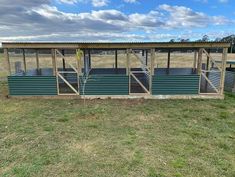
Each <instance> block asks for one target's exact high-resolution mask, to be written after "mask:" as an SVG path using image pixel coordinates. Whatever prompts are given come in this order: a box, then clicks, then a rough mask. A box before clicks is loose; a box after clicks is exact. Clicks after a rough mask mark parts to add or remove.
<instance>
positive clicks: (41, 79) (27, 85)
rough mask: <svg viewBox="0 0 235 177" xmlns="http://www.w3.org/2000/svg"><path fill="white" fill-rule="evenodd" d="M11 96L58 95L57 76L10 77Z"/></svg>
mask: <svg viewBox="0 0 235 177" xmlns="http://www.w3.org/2000/svg"><path fill="white" fill-rule="evenodd" d="M8 87H9V94H10V95H11V96H37V95H38V96H43V95H45V96H48V95H57V86H56V77H55V76H8Z"/></svg>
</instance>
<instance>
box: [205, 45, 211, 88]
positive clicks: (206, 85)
mask: <svg viewBox="0 0 235 177" xmlns="http://www.w3.org/2000/svg"><path fill="white" fill-rule="evenodd" d="M207 53H208V55H210V49H208V50H207ZM209 65H210V57H209V56H207V58H206V70H207V71H208V70H209ZM206 77H207V78H209V72H206ZM207 88H208V82H206V84H205V90H206V91H207Z"/></svg>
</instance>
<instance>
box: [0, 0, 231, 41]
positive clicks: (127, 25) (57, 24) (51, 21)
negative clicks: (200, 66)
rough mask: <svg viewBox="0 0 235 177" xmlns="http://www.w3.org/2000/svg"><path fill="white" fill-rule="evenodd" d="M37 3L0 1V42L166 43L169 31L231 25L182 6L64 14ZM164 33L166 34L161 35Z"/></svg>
mask: <svg viewBox="0 0 235 177" xmlns="http://www.w3.org/2000/svg"><path fill="white" fill-rule="evenodd" d="M15 1H16V2H19V1H21V0H15ZM67 1H68V0H67ZM37 2H38V3H35V2H34V1H32V0H24V1H22V4H20V5H19V3H9V0H2V2H1V3H2V4H1V6H2V7H4V8H0V16H1V18H0V41H2V40H44V41H45V40H55V41H56V40H57V41H60V40H62V41H63V40H64V41H70V40H71V41H80V40H85V41H100V40H112V41H113V40H119V41H120V40H124V41H126V40H149V41H151V40H163V39H164V37H165V39H166V40H167V39H168V38H174V36H175V35H171V34H168V32H169V31H171V32H172V31H181V30H182V31H185V30H188V29H195V28H204V27H207V26H213V25H224V24H228V23H231V21H230V20H228V19H226V18H225V17H223V16H209V15H207V14H205V13H201V12H196V11H193V10H192V9H190V8H187V7H184V6H170V5H167V4H163V5H161V6H159V8H158V9H155V10H152V11H149V12H147V13H131V14H126V13H124V12H122V11H119V10H115V9H109V10H93V11H91V12H85V13H67V12H64V11H61V10H59V9H58V8H56V7H54V6H52V5H51V4H50V1H49V0H38V1H37ZM76 2H80V0H79V1H78V0H77V1H76ZM233 23H234V22H233ZM16 29H17V30H16ZM166 29H167V30H166ZM164 30H166V33H161V32H162V31H164ZM137 34H138V35H137ZM140 34H141V35H140ZM186 34H189V33H186ZM177 35H178V32H177ZM153 36H154V37H153ZM189 37H190V36H189Z"/></svg>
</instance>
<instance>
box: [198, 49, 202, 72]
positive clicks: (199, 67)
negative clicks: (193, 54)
mask: <svg viewBox="0 0 235 177" xmlns="http://www.w3.org/2000/svg"><path fill="white" fill-rule="evenodd" d="M202 54H203V48H200V49H199V52H198V64H197V74H199V75H201V73H202Z"/></svg>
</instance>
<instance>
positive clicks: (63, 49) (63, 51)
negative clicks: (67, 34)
mask: <svg viewBox="0 0 235 177" xmlns="http://www.w3.org/2000/svg"><path fill="white" fill-rule="evenodd" d="M62 55H63V58H62V61H63V70H64V71H65V70H66V68H65V67H66V66H65V60H64V49H63V50H62Z"/></svg>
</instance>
